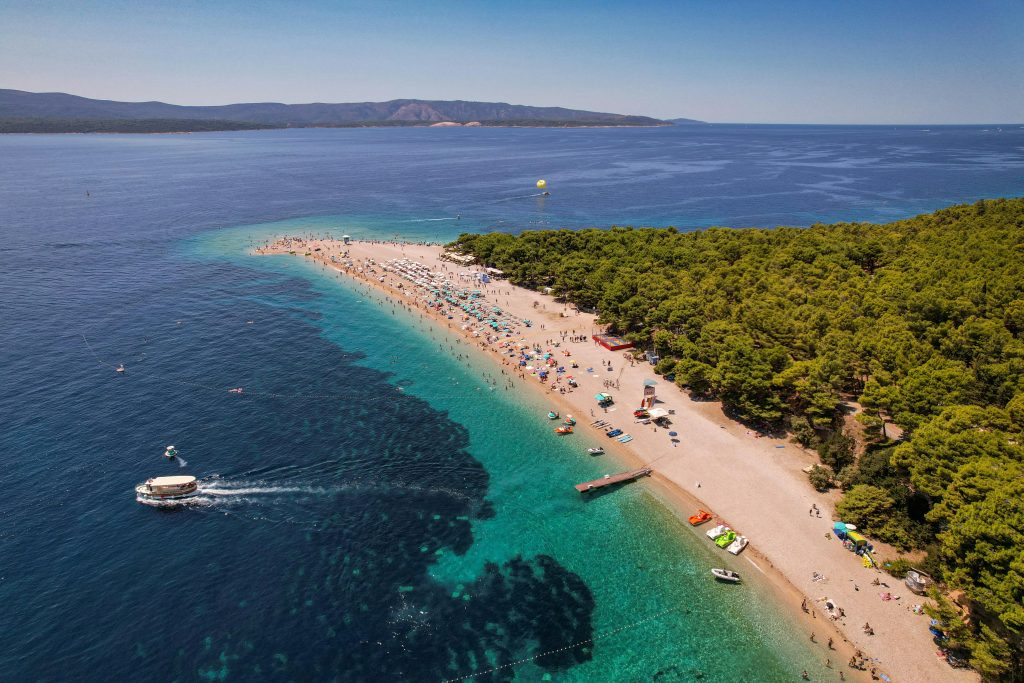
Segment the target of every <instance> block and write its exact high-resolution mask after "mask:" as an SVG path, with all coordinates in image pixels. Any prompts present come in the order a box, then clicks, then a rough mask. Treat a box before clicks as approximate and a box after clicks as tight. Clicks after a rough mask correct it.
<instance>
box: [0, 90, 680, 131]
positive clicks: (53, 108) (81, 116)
mask: <svg viewBox="0 0 1024 683" xmlns="http://www.w3.org/2000/svg"><path fill="white" fill-rule="evenodd" d="M0 119H36V120H51V119H52V120H72V119H74V120H79V121H81V120H104V121H118V120H121V121H127V120H133V121H139V120H149V119H153V120H155V119H162V120H175V121H189V120H191V121H219V122H227V121H236V122H239V123H245V124H258V125H262V126H272V127H290V126H295V127H309V126H345V125H360V124H361V125H372V124H374V123H380V124H383V125H389V124H390V125H396V124H398V125H401V124H409V125H416V124H431V123H441V122H447V121H451V122H457V123H468V122H471V121H480V122H485V123H486V125H509V124H514V123H515V122H517V121H521V122H526V125H544V123H545V122H551V123H553V124H556V125H558V124H561V125H609V126H666V125H671V124H669V123H668V122H666V121H661V120H659V119H655V118H651V117H647V116H633V115H626V114H611V113H607V112H592V111H585V110H581V109H566V108H564V107H531V106H527V105H521V104H507V103H504V102H468V101H463V100H455V101H447V100H390V101H388V102H353V103H336V104H331V103H321V102H315V103H310V104H281V103H278V102H253V103H243V104H227V105H219V106H189V105H177V104H167V103H166V102H117V101H114V100H94V99H90V98H88V97H79V96H78V95H69V94H67V93H33V92H26V91H23V90H7V89H0Z"/></svg>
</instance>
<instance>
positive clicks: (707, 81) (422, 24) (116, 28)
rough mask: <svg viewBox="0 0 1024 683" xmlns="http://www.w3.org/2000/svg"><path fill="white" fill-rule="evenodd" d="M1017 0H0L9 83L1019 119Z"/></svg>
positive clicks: (641, 110)
mask: <svg viewBox="0 0 1024 683" xmlns="http://www.w3.org/2000/svg"><path fill="white" fill-rule="evenodd" d="M1022 37H1024V0H884V1H882V0H806V1H805V0H794V1H787V0H774V1H772V0H671V1H667V2H642V1H637V2H615V3H612V2H601V1H600V0H590V1H582V2H576V1H574V0H562V1H559V0H549V1H546V2H514V1H512V0H508V1H505V2H489V1H487V0H476V1H473V0H465V1H452V2H444V3H442V2H431V1H430V0H419V1H412V2H388V1H386V0H367V1H365V2H344V1H340V0H339V1H335V2H326V1H315V0H313V1H309V2H302V1H301V0H294V2H270V1H260V0H247V1H244V2H242V1H239V2H235V1H222V2H217V1H216V0H209V1H208V2H195V1H191V0H184V1H181V2H166V3H163V2H145V1H143V2H131V1H123V2H117V1H110V0H94V1H93V2H80V3H78V2H62V3H58V2H47V1H45V0H29V1H24V0H3V2H0V87H5V88H16V89H21V90H31V91H63V92H70V93H74V94H78V95H84V96H87V97H97V98H105V99H117V100H150V99H156V100H163V101H167V102H174V103H178V104H226V103H230V102H246V101H248V102H252V101H277V102H313V101H319V102H353V101H377V100H388V99H395V98H404V97H412V98H424V99H467V100H483V101H504V102H512V103H517V104H534V105H561V106H567V107H573V108H581V109H594V110H599V111H613V112H620V113H633V114H647V115H651V116H658V117H674V116H685V117H690V118H699V119H704V120H708V121H718V122H738V121H742V122H773V123H805V122H808V123H972V122H978V123H982V122H983V123H993V122H1020V121H1024V38H1022Z"/></svg>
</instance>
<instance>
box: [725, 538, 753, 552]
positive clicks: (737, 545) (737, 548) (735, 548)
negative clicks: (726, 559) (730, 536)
mask: <svg viewBox="0 0 1024 683" xmlns="http://www.w3.org/2000/svg"><path fill="white" fill-rule="evenodd" d="M747 543H749V541H747V537H746V536H737V537H736V540H735V541H733V542H732V543H731V544H730V545H729V547H728V548H726V551H727V552H730V553H732V554H733V555H739V554H740V553H741V552H743V549H744V548H746V547H747Z"/></svg>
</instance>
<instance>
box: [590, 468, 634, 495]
mask: <svg viewBox="0 0 1024 683" xmlns="http://www.w3.org/2000/svg"><path fill="white" fill-rule="evenodd" d="M651 472H652V470H651V468H650V467H641V468H640V469H638V470H628V471H626V472H619V473H618V474H606V475H604V476H603V477H601V478H600V479H595V480H594V481H585V482H583V483H582V484H576V490H577V491H579V492H580V493H589V492H590V491H596V490H597V489H601V488H604V487H605V486H613V485H615V484H621V483H622V482H625V481H633V480H634V479H639V478H640V477H646V476H647V475H648V474H650V473H651Z"/></svg>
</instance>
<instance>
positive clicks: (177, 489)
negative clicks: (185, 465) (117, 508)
mask: <svg viewBox="0 0 1024 683" xmlns="http://www.w3.org/2000/svg"><path fill="white" fill-rule="evenodd" d="M198 490H199V484H198V482H196V478H195V477H192V476H188V475H181V476H176V477H153V478H152V479H147V480H146V482H145V483H144V484H139V485H138V486H136V487H135V493H137V494H138V497H139V499H140V500H181V499H184V498H191V497H192V496H194V495H196V493H198Z"/></svg>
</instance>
